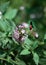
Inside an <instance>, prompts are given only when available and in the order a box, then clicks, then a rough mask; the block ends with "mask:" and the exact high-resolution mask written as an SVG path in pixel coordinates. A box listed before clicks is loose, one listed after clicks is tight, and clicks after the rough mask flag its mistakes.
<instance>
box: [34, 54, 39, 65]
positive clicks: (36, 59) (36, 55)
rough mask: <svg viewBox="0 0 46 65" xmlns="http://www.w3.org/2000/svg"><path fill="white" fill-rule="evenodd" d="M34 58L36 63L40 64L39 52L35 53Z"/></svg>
mask: <svg viewBox="0 0 46 65" xmlns="http://www.w3.org/2000/svg"><path fill="white" fill-rule="evenodd" d="M33 60H34V62H35V64H36V65H38V63H39V56H38V54H37V53H33Z"/></svg>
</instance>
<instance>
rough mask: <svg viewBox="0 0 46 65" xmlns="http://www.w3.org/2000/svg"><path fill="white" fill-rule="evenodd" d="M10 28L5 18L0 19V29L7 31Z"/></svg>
mask: <svg viewBox="0 0 46 65" xmlns="http://www.w3.org/2000/svg"><path fill="white" fill-rule="evenodd" d="M10 29H11V26H10V23H9V22H8V21H7V20H4V19H1V20H0V30H1V31H8V30H10Z"/></svg>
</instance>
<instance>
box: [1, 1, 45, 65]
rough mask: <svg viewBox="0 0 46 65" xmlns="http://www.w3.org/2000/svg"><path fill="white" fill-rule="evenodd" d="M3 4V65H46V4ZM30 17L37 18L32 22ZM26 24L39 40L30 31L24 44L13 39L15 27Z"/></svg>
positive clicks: (28, 30)
mask: <svg viewBox="0 0 46 65" xmlns="http://www.w3.org/2000/svg"><path fill="white" fill-rule="evenodd" d="M5 1H6V2H5ZM0 4H1V5H0V12H2V15H0V16H2V17H1V18H0V65H46V10H45V11H44V8H45V9H46V1H45V0H42V1H40V0H24V1H23V0H0ZM20 6H24V7H25V9H24V10H20V8H19V7H20ZM31 14H33V15H34V14H35V15H34V16H35V18H30V15H31ZM23 21H24V22H26V23H28V25H29V27H30V25H32V27H33V31H34V32H37V33H38V35H39V37H38V38H36V37H35V35H34V34H33V32H32V33H31V31H32V30H30V29H29V28H28V29H26V32H27V35H28V38H26V39H25V41H24V42H22V43H20V42H18V41H16V39H15V38H13V33H14V30H15V28H16V26H18V25H19V24H21V23H22V22H23ZM32 34H33V35H32Z"/></svg>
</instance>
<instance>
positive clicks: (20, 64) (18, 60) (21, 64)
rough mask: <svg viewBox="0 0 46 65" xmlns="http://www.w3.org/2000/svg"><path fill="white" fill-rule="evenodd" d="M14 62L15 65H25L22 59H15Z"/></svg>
mask: <svg viewBox="0 0 46 65" xmlns="http://www.w3.org/2000/svg"><path fill="white" fill-rule="evenodd" d="M16 64H17V65H26V64H25V62H24V61H22V60H20V59H18V58H17V59H16Z"/></svg>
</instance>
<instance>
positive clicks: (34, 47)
mask: <svg viewBox="0 0 46 65" xmlns="http://www.w3.org/2000/svg"><path fill="white" fill-rule="evenodd" d="M37 47H38V41H35V42H34V43H33V45H32V48H33V49H36V48H37Z"/></svg>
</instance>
